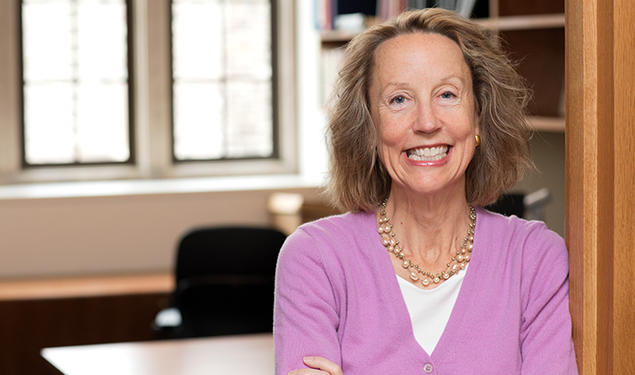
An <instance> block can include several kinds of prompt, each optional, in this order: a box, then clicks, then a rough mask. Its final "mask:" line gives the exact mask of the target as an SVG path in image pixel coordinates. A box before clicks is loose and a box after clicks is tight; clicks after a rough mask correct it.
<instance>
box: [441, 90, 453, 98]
mask: <svg viewBox="0 0 635 375" xmlns="http://www.w3.org/2000/svg"><path fill="white" fill-rule="evenodd" d="M441 97H442V98H443V99H452V98H455V97H456V95H454V93H453V92H450V91H446V92H444V93H443V94H441Z"/></svg>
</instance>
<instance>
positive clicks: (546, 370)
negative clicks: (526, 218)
mask: <svg viewBox="0 0 635 375" xmlns="http://www.w3.org/2000/svg"><path fill="white" fill-rule="evenodd" d="M526 241H527V242H526V244H525V251H524V255H523V257H524V260H523V263H524V266H523V268H524V269H523V275H522V297H523V301H522V302H523V314H522V326H521V332H520V333H521V353H522V358H523V362H522V371H521V374H522V375H531V374H554V375H560V374H563V375H573V374H578V370H577V366H576V360H575V352H574V349H573V341H572V338H571V315H570V313H569V282H568V279H569V267H568V254H567V249H566V247H565V244H564V241H563V240H562V238H561V237H560V236H558V235H557V234H556V233H554V232H551V231H550V230H548V229H546V227H545V226H544V224H542V223H540V224H538V223H536V227H535V228H534V230H533V231H532V232H531V233H530V235H529V236H528V237H527V239H526Z"/></svg>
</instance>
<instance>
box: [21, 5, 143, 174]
mask: <svg viewBox="0 0 635 375" xmlns="http://www.w3.org/2000/svg"><path fill="white" fill-rule="evenodd" d="M127 14H128V7H127V4H126V1H125V0H23V1H22V8H21V16H22V17H21V21H22V81H23V86H22V98H23V116H22V118H23V126H24V128H23V133H22V134H23V148H24V151H23V157H24V162H25V165H27V166H34V165H55V164H62V165H63V164H83V163H108V162H126V161H129V160H130V159H131V147H130V132H129V128H130V121H129V119H130V116H129V113H130V107H129V100H130V95H129V85H128V42H127V40H128V36H127V34H128V33H127V19H128V16H127Z"/></svg>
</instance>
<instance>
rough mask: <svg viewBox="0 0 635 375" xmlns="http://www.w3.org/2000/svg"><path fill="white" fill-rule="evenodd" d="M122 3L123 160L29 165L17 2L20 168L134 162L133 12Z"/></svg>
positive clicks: (129, 3) (20, 4) (126, 0)
mask: <svg viewBox="0 0 635 375" xmlns="http://www.w3.org/2000/svg"><path fill="white" fill-rule="evenodd" d="M124 3H125V6H126V42H127V46H126V53H127V58H126V62H127V65H128V69H127V73H128V74H127V83H128V150H129V155H128V159H127V160H124V161H103V162H78V161H74V162H71V163H41V164H40V163H38V164H31V163H29V162H28V161H27V158H26V135H25V133H26V123H25V121H24V120H25V108H24V84H25V82H24V28H23V25H22V7H23V5H24V1H23V0H20V1H19V2H18V6H17V7H16V8H17V13H18V14H17V22H18V30H17V31H18V42H19V43H18V54H17V59H18V70H19V71H18V80H19V82H18V89H19V93H18V105H19V110H18V120H19V121H20V126H19V136H20V165H21V168H22V169H39V168H49V167H78V166H101V165H134V164H136V151H135V142H136V137H135V123H134V119H135V78H134V77H135V70H134V61H133V60H134V58H133V56H134V52H135V51H134V45H133V42H134V35H133V34H134V32H133V31H134V14H133V9H132V8H133V7H132V0H124Z"/></svg>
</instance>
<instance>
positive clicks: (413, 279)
mask: <svg viewBox="0 0 635 375" xmlns="http://www.w3.org/2000/svg"><path fill="white" fill-rule="evenodd" d="M410 279H412V281H417V280H419V275H417V273H416V272H415V271H412V272H410Z"/></svg>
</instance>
